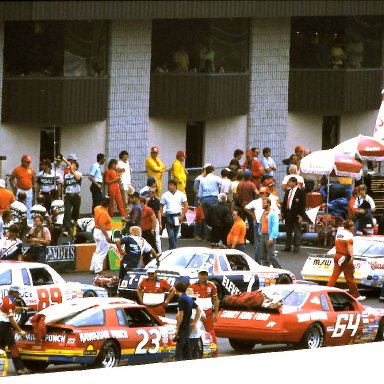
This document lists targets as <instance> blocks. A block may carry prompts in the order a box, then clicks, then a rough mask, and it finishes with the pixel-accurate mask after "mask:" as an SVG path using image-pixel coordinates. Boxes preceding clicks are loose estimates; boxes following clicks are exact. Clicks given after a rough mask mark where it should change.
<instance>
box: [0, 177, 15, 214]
mask: <svg viewBox="0 0 384 384" xmlns="http://www.w3.org/2000/svg"><path fill="white" fill-rule="evenodd" d="M15 200H16V199H15V195H14V194H13V193H12V192H11V191H9V190H8V189H6V188H5V181H4V180H3V179H0V215H1V214H2V213H3V212H4V211H5V210H7V209H10V207H11V204H12V203H13V202H14V201H15Z"/></svg>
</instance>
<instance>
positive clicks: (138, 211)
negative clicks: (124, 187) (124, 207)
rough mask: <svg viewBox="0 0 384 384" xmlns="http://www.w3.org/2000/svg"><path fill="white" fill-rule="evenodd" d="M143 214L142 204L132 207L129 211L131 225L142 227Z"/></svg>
mask: <svg viewBox="0 0 384 384" xmlns="http://www.w3.org/2000/svg"><path fill="white" fill-rule="evenodd" d="M142 214H143V208H141V205H140V204H136V205H134V206H133V207H132V208H131V211H130V213H129V223H128V225H129V226H130V227H132V226H137V227H140V225H141V216H142Z"/></svg>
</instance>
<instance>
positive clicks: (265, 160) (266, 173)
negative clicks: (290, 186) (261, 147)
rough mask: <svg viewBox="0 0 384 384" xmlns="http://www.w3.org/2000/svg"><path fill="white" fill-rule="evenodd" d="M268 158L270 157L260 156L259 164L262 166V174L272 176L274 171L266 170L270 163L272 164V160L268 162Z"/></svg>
mask: <svg viewBox="0 0 384 384" xmlns="http://www.w3.org/2000/svg"><path fill="white" fill-rule="evenodd" d="M269 159H271V158H270V157H265V156H263V157H262V158H261V164H262V166H263V168H264V176H272V177H273V176H274V175H275V172H274V171H273V170H270V171H269V172H266V169H268V168H269V167H270V166H271V165H273V164H274V162H273V160H272V162H270V160H269Z"/></svg>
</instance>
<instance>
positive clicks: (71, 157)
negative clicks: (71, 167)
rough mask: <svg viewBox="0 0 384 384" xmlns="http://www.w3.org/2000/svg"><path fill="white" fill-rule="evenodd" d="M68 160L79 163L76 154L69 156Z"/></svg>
mask: <svg viewBox="0 0 384 384" xmlns="http://www.w3.org/2000/svg"><path fill="white" fill-rule="evenodd" d="M67 160H75V161H77V160H78V159H77V156H76V154H74V153H70V154H69V155H68V156H67Z"/></svg>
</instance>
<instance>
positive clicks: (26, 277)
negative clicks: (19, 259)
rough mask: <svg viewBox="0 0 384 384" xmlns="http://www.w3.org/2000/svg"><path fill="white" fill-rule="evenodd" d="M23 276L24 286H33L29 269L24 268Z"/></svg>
mask: <svg viewBox="0 0 384 384" xmlns="http://www.w3.org/2000/svg"><path fill="white" fill-rule="evenodd" d="M21 276H22V277H23V284H24V285H31V279H30V278H29V274H28V271H27V269H25V268H23V269H22V270H21Z"/></svg>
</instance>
